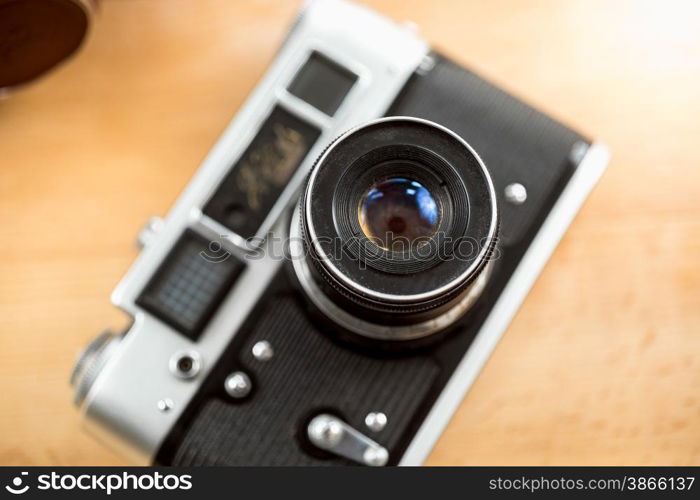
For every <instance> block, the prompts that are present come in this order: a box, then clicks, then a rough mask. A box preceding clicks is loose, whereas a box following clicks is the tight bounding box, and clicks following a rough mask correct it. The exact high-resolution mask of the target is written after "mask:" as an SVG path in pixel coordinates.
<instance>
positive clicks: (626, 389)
mask: <svg viewBox="0 0 700 500" xmlns="http://www.w3.org/2000/svg"><path fill="white" fill-rule="evenodd" d="M367 3H368V4H369V5H371V6H372V7H373V8H375V9H377V10H379V11H380V12H382V13H384V14H387V15H389V16H391V17H393V18H396V19H398V20H405V19H410V20H412V21H414V22H416V23H417V24H419V25H420V26H421V32H422V33H423V35H424V36H425V37H427V38H428V39H429V40H431V41H432V43H433V44H434V46H435V47H437V48H439V49H441V50H442V51H444V52H445V53H447V54H448V55H450V56H451V57H452V58H453V59H455V60H457V61H459V62H460V63H463V64H465V65H468V66H469V67H471V68H473V69H476V70H477V71H479V72H481V73H482V74H483V75H485V76H486V77H488V78H490V79H492V80H494V81H495V82H497V83H498V84H500V85H502V86H504V87H505V88H507V89H509V90H510V91H512V92H514V93H515V94H516V95H519V96H522V97H523V98H525V99H526V100H528V101H529V102H531V103H533V104H534V105H536V106H537V107H539V108H541V109H543V110H545V111H546V112H548V113H550V114H552V115H554V116H556V117H558V118H560V119H561V120H563V121H565V122H567V123H569V124H571V125H572V126H574V127H576V128H578V129H581V130H582V131H584V132H585V133H587V134H589V135H591V136H594V137H597V138H600V139H603V140H604V141H605V142H607V143H608V145H609V146H610V147H611V149H612V152H613V160H612V163H611V164H610V167H609V169H608V171H607V173H606V174H605V175H604V177H603V179H602V181H601V183H600V184H599V186H598V187H597V188H596V189H595V191H594V192H593V194H592V196H591V197H590V198H589V200H588V202H587V203H586V205H585V206H584V208H583V210H582V211H581V213H580V215H579V216H578V217H577V219H576V220H575V222H574V224H573V226H572V228H571V230H570V231H569V232H568V233H567V235H566V237H565V238H564V240H563V241H562V243H561V245H560V247H559V248H558V250H557V251H556V253H555V255H554V257H553V259H552V260H551V262H550V263H549V264H548V265H547V267H546V269H545V271H544V273H543V274H542V276H541V278H540V279H539V280H538V282H537V283H536V285H535V287H534V289H533V291H532V293H531V294H530V295H529V297H528V298H527V300H526V302H525V304H524V306H523V308H522V309H521V311H520V312H519V314H518V315H517V317H516V319H515V321H514V322H513V324H512V325H511V327H510V328H509V329H508V331H507V332H506V334H505V336H504V338H503V340H502V342H501V343H500V344H499V346H498V348H497V349H496V351H495V354H494V355H493V357H492V358H491V359H490V361H489V362H488V364H487V366H486V368H485V369H484V370H483V372H482V374H481V375H480V377H479V379H478V381H477V383H476V384H475V386H474V388H473V389H472V390H471V392H470V393H469V394H468V396H467V397H466V399H465V400H464V402H463V404H462V406H461V408H460V409H459V411H458V412H457V414H456V416H455V417H454V419H453V420H452V422H451V424H450V426H449V428H448V429H447V431H446V433H445V434H444V435H443V437H442V439H441V440H440V441H439V443H438V444H437V446H436V448H435V450H434V451H433V453H432V455H431V457H430V459H429V461H428V463H429V464H433V465H448V464H561V465H564V464H630V465H631V464H696V465H697V464H700V263H699V257H700V218H699V215H700V164H699V162H698V159H699V158H700V118H699V117H700V3H698V2H696V1H694V0H689V1H687V2H676V1H668V2H663V1H658V2H646V1H639V0H629V1H610V0H567V1H564V0H562V1H550V0H547V1H545V0H541V1H528V2H521V1H517V0H512V1H505V0H497V1H493V2H483V1H476V0H473V1H454V2H450V1H440V0H435V1H431V2H425V1H419V0H401V1H397V0H372V1H368V2H367ZM296 9H297V3H296V2H289V1H282V0H280V1H272V0H265V1H263V0H259V1H249V2H243V1H239V2H232V1H229V0H197V1H196V2H195V1H191V0H129V1H109V0H108V1H105V2H104V3H103V4H102V8H101V11H100V13H99V15H98V17H97V21H96V23H95V24H94V26H93V30H92V32H91V34H90V36H89V40H88V42H87V43H86V45H85V47H84V49H83V50H82V52H81V53H80V54H79V55H78V56H77V57H76V58H75V59H73V60H72V61H70V62H69V63H68V64H66V65H64V66H62V67H61V68H59V69H58V70H57V71H55V72H54V73H52V74H51V75H49V76H48V77H46V78H45V79H43V80H41V81H40V82H38V83H36V84H33V85H31V86H29V87H27V88H26V89H24V90H23V91H22V92H20V93H17V94H16V95H14V96H12V97H11V98H10V99H7V100H4V101H1V102H0V241H1V244H0V339H1V348H0V464H3V465H5V464H53V465H74V464H75V465H77V464H95V465H106V464H122V463H124V462H123V460H122V459H121V458H119V457H117V456H115V455H114V454H112V453H111V452H110V451H109V450H107V449H105V448H104V447H103V446H102V445H100V444H99V443H97V442H95V441H94V440H93V439H92V438H91V437H89V436H88V435H86V434H85V433H84V431H82V429H81V428H80V422H79V417H78V413H77V412H76V410H75V409H74V408H73V406H72V405H71V397H72V395H71V391H70V389H69V387H68V375H69V372H70V369H71V367H72V364H73V361H74V357H75V355H76V353H77V352H78V351H79V350H80V348H81V347H82V346H83V345H84V344H85V343H86V342H87V341H88V340H89V339H91V338H92V337H93V335H94V334H95V333H97V332H99V331H100V330H101V329H103V328H104V327H106V326H110V325H111V326H116V327H119V326H121V325H122V324H124V323H125V318H124V317H123V315H122V314H121V313H120V312H118V311H116V310H115V309H114V308H113V307H112V306H111V305H110V303H109V294H110V292H111V290H112V288H113V287H114V286H115V284H116V283H117V281H118V280H119V278H120V277H121V276H122V274H123V273H124V272H125V271H126V269H127V268H128V267H129V265H130V263H131V261H132V260H133V259H134V257H135V255H136V250H135V247H134V238H135V236H136V233H137V231H138V229H139V228H140V227H141V225H142V223H143V222H144V221H145V220H146V219H147V217H148V216H149V215H152V214H163V213H165V212H166V211H167V210H168V208H169V207H170V205H171V204H172V202H173V201H174V199H175V198H176V197H177V196H178V193H179V192H180V190H181V189H182V188H183V187H184V186H185V185H186V184H187V182H188V179H189V178H190V176H191V175H192V173H193V172H194V170H195V168H196V167H197V166H198V164H199V162H200V161H201V160H202V158H203V157H204V155H205V154H206V153H207V151H208V150H209V148H210V147H211V146H212V144H213V143H214V142H215V140H216V138H217V136H218V134H219V133H220V132H221V131H222V129H223V128H224V126H225V125H226V124H227V122H228V121H229V120H230V119H231V117H232V116H233V114H234V113H235V111H236V110H237V108H238V107H239V106H240V105H241V103H243V102H244V100H245V99H246V95H247V93H248V92H249V91H250V90H251V89H252V88H253V87H254V85H255V83H256V81H257V80H258V78H259V77H260V76H261V75H262V74H263V72H264V71H265V69H266V67H267V65H268V63H269V62H270V60H271V58H272V57H273V55H274V53H275V50H276V48H277V47H278V45H279V43H280V41H281V39H282V36H283V34H284V32H285V30H286V29H287V27H288V25H289V23H290V21H291V20H292V18H293V16H294V15H295V11H296Z"/></svg>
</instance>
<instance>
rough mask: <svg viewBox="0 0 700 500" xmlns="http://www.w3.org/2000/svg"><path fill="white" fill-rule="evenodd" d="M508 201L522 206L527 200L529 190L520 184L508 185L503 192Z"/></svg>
mask: <svg viewBox="0 0 700 500" xmlns="http://www.w3.org/2000/svg"><path fill="white" fill-rule="evenodd" d="M503 193H504V194H505V197H506V201H508V203H511V204H513V205H522V204H523V203H525V200H527V189H525V186H523V185H522V184H520V183H519V182H514V183H512V184H508V185H507V186H506V188H505V190H504V191H503Z"/></svg>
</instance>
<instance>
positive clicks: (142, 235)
mask: <svg viewBox="0 0 700 500" xmlns="http://www.w3.org/2000/svg"><path fill="white" fill-rule="evenodd" d="M164 226H165V221H163V219H161V218H160V217H156V216H153V217H150V218H149V219H148V221H146V224H144V226H143V227H142V228H141V230H140V231H139V234H138V236H137V237H136V246H137V247H138V248H145V247H146V246H147V245H148V244H149V243H151V242H152V241H153V240H154V239H155V237H156V236H157V235H158V233H160V231H161V230H162V229H163V227H164Z"/></svg>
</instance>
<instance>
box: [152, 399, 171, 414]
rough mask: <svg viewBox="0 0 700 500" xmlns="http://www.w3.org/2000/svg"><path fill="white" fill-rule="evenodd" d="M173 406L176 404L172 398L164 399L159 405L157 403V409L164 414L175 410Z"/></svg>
mask: <svg viewBox="0 0 700 500" xmlns="http://www.w3.org/2000/svg"><path fill="white" fill-rule="evenodd" d="M173 406H175V403H173V400H172V399H170V398H163V399H161V400H160V401H158V403H156V408H158V410H160V411H162V412H163V413H167V412H169V411H170V410H172V409H173Z"/></svg>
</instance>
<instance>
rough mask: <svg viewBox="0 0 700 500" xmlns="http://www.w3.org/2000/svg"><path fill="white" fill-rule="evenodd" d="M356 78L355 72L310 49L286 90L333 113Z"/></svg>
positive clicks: (330, 113)
mask: <svg viewBox="0 0 700 500" xmlns="http://www.w3.org/2000/svg"><path fill="white" fill-rule="evenodd" d="M356 81H357V75H356V74H355V73H353V72H351V71H349V70H347V69H345V68H344V67H342V66H341V65H339V64H337V63H335V62H333V61H331V60H330V59H328V58H327V57H325V56H323V55H321V54H320V53H318V52H313V53H312V54H311V56H309V59H308V60H307V61H306V63H305V64H304V66H302V68H301V69H300V70H299V72H298V73H297V75H296V76H295V77H294V80H293V81H292V83H291V84H290V85H289V87H288V88H287V90H288V91H289V92H290V93H291V94H293V95H295V96H297V97H298V98H299V99H302V100H304V101H306V102H308V103H309V104H311V105H312V106H313V107H315V108H316V109H318V110H320V111H323V112H324V113H325V114H327V115H328V116H333V115H334V114H335V112H336V111H337V110H338V108H339V107H340V105H341V104H342V102H343V99H345V96H346V95H347V94H348V92H350V89H351V88H352V86H353V85H354V84H355V82H356Z"/></svg>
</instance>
